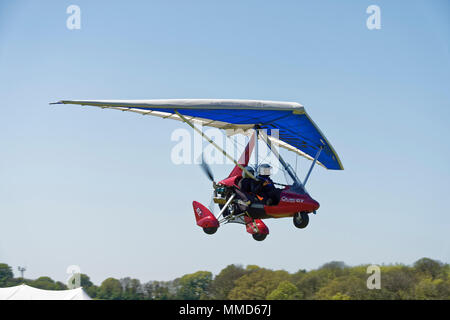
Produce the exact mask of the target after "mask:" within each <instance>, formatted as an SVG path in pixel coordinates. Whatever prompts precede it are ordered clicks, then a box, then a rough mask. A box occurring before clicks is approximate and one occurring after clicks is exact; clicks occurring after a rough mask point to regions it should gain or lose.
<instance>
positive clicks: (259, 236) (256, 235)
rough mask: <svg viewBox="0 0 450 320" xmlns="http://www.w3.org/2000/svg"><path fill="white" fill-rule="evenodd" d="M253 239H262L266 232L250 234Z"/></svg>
mask: <svg viewBox="0 0 450 320" xmlns="http://www.w3.org/2000/svg"><path fill="white" fill-rule="evenodd" d="M252 237H253V239H255V240H256V241H263V240H264V239H265V238H266V237H267V234H263V233H255V234H252Z"/></svg>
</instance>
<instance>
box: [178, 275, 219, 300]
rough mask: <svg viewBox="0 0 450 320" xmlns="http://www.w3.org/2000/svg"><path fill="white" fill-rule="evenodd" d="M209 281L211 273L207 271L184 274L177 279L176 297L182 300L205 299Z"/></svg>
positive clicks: (207, 293)
mask: <svg viewBox="0 0 450 320" xmlns="http://www.w3.org/2000/svg"><path fill="white" fill-rule="evenodd" d="M211 281H212V273H211V272H209V271H197V272H195V273H191V274H186V275H184V276H183V277H181V278H180V279H179V280H178V286H179V289H178V292H177V297H178V298H179V299H183V300H199V299H206V298H207V297H208V295H209V286H210V284H211Z"/></svg>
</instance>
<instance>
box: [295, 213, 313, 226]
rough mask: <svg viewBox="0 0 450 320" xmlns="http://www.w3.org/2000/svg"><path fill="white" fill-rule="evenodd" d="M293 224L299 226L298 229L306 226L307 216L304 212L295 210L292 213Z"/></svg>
mask: <svg viewBox="0 0 450 320" xmlns="http://www.w3.org/2000/svg"><path fill="white" fill-rule="evenodd" d="M293 221H294V225H295V226H296V227H297V228H299V229H303V228H306V226H307V225H308V223H309V216H308V214H307V213H306V212H297V213H296V214H295V215H294V219H293Z"/></svg>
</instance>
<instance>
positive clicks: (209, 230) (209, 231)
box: [203, 227, 217, 234]
mask: <svg viewBox="0 0 450 320" xmlns="http://www.w3.org/2000/svg"><path fill="white" fill-rule="evenodd" d="M203 231H205V233H207V234H214V233H216V231H217V227H209V228H203Z"/></svg>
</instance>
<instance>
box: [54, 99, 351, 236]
mask: <svg viewBox="0 0 450 320" xmlns="http://www.w3.org/2000/svg"><path fill="white" fill-rule="evenodd" d="M52 104H75V105H81V106H94V107H99V108H103V109H105V108H106V109H116V110H120V111H127V112H135V113H138V114H142V115H149V116H156V117H160V118H164V119H171V120H177V121H183V122H185V123H187V124H188V125H189V126H190V127H192V128H193V129H194V130H195V131H196V132H198V133H199V134H200V135H201V136H202V137H203V138H204V139H206V140H207V141H208V142H209V143H210V144H212V145H213V146H214V147H215V148H217V149H218V150H219V151H220V152H221V153H223V154H224V155H225V156H226V157H227V158H228V159H230V160H231V161H233V163H234V164H235V167H234V168H233V170H232V171H231V173H230V174H229V175H228V177H227V178H225V179H223V180H221V181H219V182H215V181H214V176H213V174H212V171H211V169H210V167H209V166H208V164H207V163H206V162H205V161H202V168H203V170H204V172H205V173H206V174H207V176H208V178H209V179H210V180H211V181H212V182H213V202H212V204H213V205H214V204H217V205H218V207H219V208H220V212H219V213H218V214H217V215H214V214H213V211H214V210H213V209H212V207H211V206H210V207H209V208H207V207H206V206H204V205H202V204H201V203H199V202H197V201H194V202H193V209H194V214H195V219H196V223H197V225H198V226H199V227H201V228H202V229H203V231H204V232H205V233H207V234H214V233H215V232H216V231H217V230H218V228H219V227H220V226H222V225H225V224H227V223H240V224H243V225H245V227H246V231H247V232H248V233H250V234H251V235H252V236H253V238H254V239H255V240H257V241H262V240H264V239H265V238H266V237H267V235H268V234H269V229H268V227H267V226H266V224H265V223H264V222H263V221H262V220H263V219H268V218H285V217H290V218H292V220H293V223H294V225H295V226H296V227H297V228H300V229H302V228H305V227H306V226H307V225H308V223H309V214H310V213H314V214H315V213H316V211H317V210H318V209H319V206H320V205H319V203H318V202H317V201H316V200H315V199H313V198H312V197H311V196H310V194H309V193H308V192H307V191H306V188H305V186H306V183H307V181H308V178H309V177H310V174H311V171H312V169H313V167H314V165H315V164H316V163H317V164H319V165H320V166H322V167H324V168H326V169H330V170H343V169H344V168H343V166H342V163H341V161H340V159H339V157H338V155H337V153H336V151H335V150H334V149H333V147H332V146H331V144H330V142H329V141H328V140H327V139H326V138H325V136H324V134H323V133H322V132H321V131H320V129H319V127H318V126H317V125H316V124H315V123H314V122H313V121H312V119H311V117H310V116H309V115H308V114H307V113H306V110H305V108H304V107H303V106H302V105H301V104H299V103H296V102H278V101H262V100H234V99H169V100H60V101H58V102H55V103H52ZM196 123H198V124H201V125H203V126H209V127H215V128H219V129H223V130H230V129H231V130H236V131H237V132H246V133H251V134H252V135H251V138H250V140H249V142H248V144H247V145H246V147H245V150H244V152H243V154H242V155H241V157H240V159H239V160H236V159H234V158H232V157H231V156H230V155H229V154H228V153H227V152H226V151H225V150H223V149H222V148H221V147H220V146H219V145H217V144H216V143H215V142H214V141H213V140H212V139H211V138H209V137H208V136H206V135H205V134H204V133H203V132H202V131H201V130H200V129H198V128H197V127H196V126H195V125H194V124H196ZM274 129H276V130H278V132H277V133H278V135H277V136H276V137H274V136H273V135H270V134H269V132H270V131H272V130H274ZM258 141H263V142H264V143H265V144H266V145H267V146H268V148H269V149H270V150H271V152H273V153H275V155H276V157H277V159H278V161H279V163H280V164H281V166H282V168H283V169H284V170H285V172H286V173H287V175H288V176H289V177H290V180H292V181H293V182H292V183H291V184H289V185H282V184H278V185H280V186H282V188H280V189H278V199H277V201H275V202H274V203H271V204H267V203H262V202H259V201H244V200H243V199H242V194H243V192H242V190H241V185H240V182H241V181H242V180H243V176H245V177H246V178H250V179H253V180H255V181H256V182H257V181H260V180H259V177H258V175H257V174H256V172H258V170H257V169H258V166H259V165H260V164H259V163H258V161H259V160H258ZM274 145H277V146H280V147H282V148H285V149H287V150H289V151H291V152H294V153H296V154H298V155H300V156H303V157H305V158H307V159H309V160H311V161H312V163H311V166H310V168H309V170H308V172H307V174H306V176H305V178H304V179H303V181H301V180H300V179H299V178H298V176H297V174H296V172H295V170H293V168H292V166H291V165H289V164H288V163H287V162H286V161H285V160H284V159H283V158H282V157H281V155H280V154H279V152H278V151H277V148H274V147H273V146H274ZM253 149H256V150H255V155H254V158H255V164H254V165H253V168H254V169H255V170H249V168H250V166H249V163H248V162H249V160H250V155H251V154H252V152H253ZM252 171H253V173H252ZM255 196H257V197H255V198H254V199H259V196H258V195H255Z"/></svg>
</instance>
